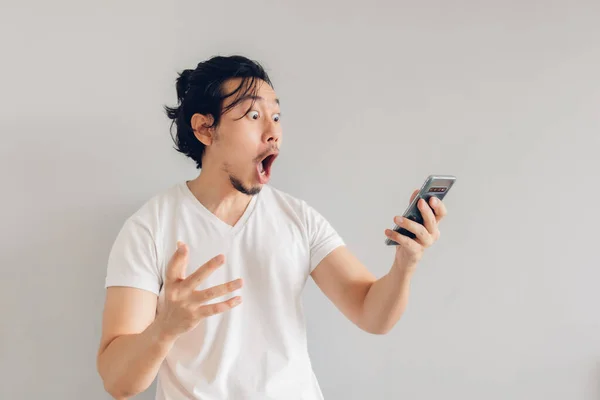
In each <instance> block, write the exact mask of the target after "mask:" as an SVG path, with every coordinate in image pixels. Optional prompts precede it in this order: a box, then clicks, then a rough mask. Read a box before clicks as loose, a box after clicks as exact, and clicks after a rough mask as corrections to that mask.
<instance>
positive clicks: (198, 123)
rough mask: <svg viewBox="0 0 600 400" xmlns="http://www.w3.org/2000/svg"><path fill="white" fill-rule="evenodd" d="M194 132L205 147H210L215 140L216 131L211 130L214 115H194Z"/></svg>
mask: <svg viewBox="0 0 600 400" xmlns="http://www.w3.org/2000/svg"><path fill="white" fill-rule="evenodd" d="M191 122H192V130H193V131H194V135H195V136H196V139H198V140H199V141H200V142H201V143H202V144H204V145H205V146H210V145H211V144H212V143H213V141H214V138H215V129H214V128H210V126H211V125H212V124H213V122H214V119H213V117H212V115H203V114H198V113H196V114H194V115H192V121H191Z"/></svg>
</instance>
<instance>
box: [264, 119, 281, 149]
mask: <svg viewBox="0 0 600 400" xmlns="http://www.w3.org/2000/svg"><path fill="white" fill-rule="evenodd" d="M281 133H282V132H281V125H280V124H279V122H276V121H269V122H267V124H266V126H265V131H264V134H263V141H264V142H265V143H269V144H275V143H279V142H280V141H281Z"/></svg>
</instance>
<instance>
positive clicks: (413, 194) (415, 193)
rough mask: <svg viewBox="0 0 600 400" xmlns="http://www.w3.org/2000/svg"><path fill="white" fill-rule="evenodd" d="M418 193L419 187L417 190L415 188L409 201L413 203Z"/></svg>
mask: <svg viewBox="0 0 600 400" xmlns="http://www.w3.org/2000/svg"><path fill="white" fill-rule="evenodd" d="M417 193H419V189H416V190H415V191H414V192H413V193H412V195H411V196H410V201H409V203H412V202H413V200H414V199H415V196H416V195H417Z"/></svg>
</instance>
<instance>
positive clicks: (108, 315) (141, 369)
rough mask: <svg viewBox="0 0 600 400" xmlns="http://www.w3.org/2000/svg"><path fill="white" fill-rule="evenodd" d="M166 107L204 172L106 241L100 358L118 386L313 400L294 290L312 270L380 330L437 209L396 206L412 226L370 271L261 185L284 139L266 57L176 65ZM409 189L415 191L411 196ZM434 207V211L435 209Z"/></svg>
mask: <svg viewBox="0 0 600 400" xmlns="http://www.w3.org/2000/svg"><path fill="white" fill-rule="evenodd" d="M177 96H178V103H179V104H178V105H177V106H176V107H173V108H170V107H167V108H166V110H167V115H168V116H169V117H170V118H171V119H172V120H173V123H174V125H175V126H176V135H175V137H174V141H175V143H176V148H177V150H178V151H180V152H182V153H183V154H185V155H187V156H188V157H190V158H191V159H193V160H194V161H195V162H196V164H197V167H198V168H199V169H201V172H200V174H199V176H198V177H197V178H196V179H194V180H191V181H188V182H182V183H181V184H178V185H175V186H174V187H172V188H170V189H168V190H166V191H165V192H164V193H161V194H159V195H157V196H155V197H154V198H152V199H151V200H149V201H148V202H147V203H146V204H145V205H143V206H142V207H141V208H140V209H139V210H138V211H137V212H136V213H135V214H134V215H132V216H131V217H130V218H128V219H127V221H126V222H125V224H124V226H123V228H122V230H121V231H120V233H119V235H118V237H117V238H116V241H115V243H114V245H113V248H112V250H111V253H110V256H109V261H108V271H107V277H106V287H107V291H106V303H105V310H104V315H103V329H102V339H101V344H100V349H99V352H98V370H99V373H100V376H101V377H102V379H103V382H104V386H105V388H106V390H107V391H108V392H109V393H110V394H111V395H112V396H113V397H115V398H118V399H123V398H128V397H131V396H133V395H135V394H137V393H140V392H142V391H144V390H146V389H147V388H148V387H149V386H150V384H151V383H152V382H153V380H154V379H155V377H157V376H158V383H157V394H156V398H157V399H168V400H175V399H177V400H178V399H211V400H213V399H219V400H221V399H236V400H237V399H240V400H241V399H243V400H250V399H282V400H283V399H285V400H292V399H311V400H313V399H322V398H323V397H322V394H321V391H320V389H319V385H318V382H317V379H316V378H315V375H314V373H313V370H312V367H311V362H310V359H309V356H308V351H307V343H306V333H305V325H304V316H303V310H302V304H301V293H302V289H303V287H304V284H305V282H306V279H308V277H309V275H310V276H311V277H312V279H314V281H315V282H316V284H317V285H318V287H320V288H321V290H322V291H323V292H324V293H325V295H326V296H327V297H328V298H329V299H330V300H331V301H332V302H333V303H334V304H335V306H336V307H337V308H338V309H339V310H340V311H341V312H342V313H343V314H344V315H345V316H346V317H347V318H349V319H350V320H351V321H352V322H353V323H354V324H356V325H357V326H358V327H359V328H361V329H363V330H365V331H367V332H371V333H373V334H384V333H386V332H388V331H389V330H390V329H391V328H392V327H393V326H394V324H395V323H396V322H397V321H398V319H399V318H400V316H401V315H402V313H403V311H404V309H405V307H406V303H407V298H408V291H409V284H410V280H411V277H412V275H413V272H414V271H415V267H416V265H417V263H418V262H419V260H420V258H421V256H422V254H423V251H424V249H425V248H427V247H429V246H431V245H432V244H433V243H434V242H435V241H436V240H437V238H438V236H439V231H438V222H439V221H440V220H441V219H442V218H443V217H444V216H445V215H446V210H445V207H444V205H443V204H442V203H441V202H439V201H438V202H437V203H434V202H432V203H431V204H430V206H431V207H432V208H433V210H434V211H435V215H434V213H433V212H432V209H431V208H430V207H429V206H428V205H427V204H426V203H425V202H424V201H423V200H421V202H420V205H419V207H420V209H421V212H422V214H423V215H424V220H425V222H424V224H423V225H420V224H417V223H415V222H413V221H409V220H404V221H401V220H400V219H398V218H396V219H395V220H394V221H395V222H396V223H397V224H398V225H400V226H402V227H404V228H406V229H408V230H410V231H412V232H413V233H415V234H416V236H417V237H416V239H414V240H413V239H410V238H408V237H406V236H402V235H399V234H397V233H396V232H392V231H390V230H386V235H387V236H388V237H389V238H391V239H393V240H395V241H396V242H397V243H399V244H400V246H397V250H396V253H395V257H394V260H393V262H392V266H391V268H390V270H389V272H388V273H387V274H386V275H385V276H383V277H382V278H380V279H376V278H375V277H374V276H373V275H372V274H371V273H370V272H369V271H368V270H367V268H365V266H363V265H362V264H361V263H360V262H359V260H358V259H357V258H356V257H355V256H354V255H353V254H352V253H351V252H350V251H349V250H348V249H347V248H346V247H345V246H344V242H343V240H342V239H341V238H340V236H339V235H338V234H337V233H336V231H335V230H334V229H333V228H332V226H331V225H330V224H329V223H328V222H327V221H326V220H325V219H324V218H323V217H322V216H321V215H320V214H319V213H318V212H317V211H316V210H315V209H313V208H312V207H310V206H309V205H308V204H306V202H304V201H302V200H299V199H296V198H294V197H292V196H291V195H289V194H286V193H283V192H282V191H279V190H277V189H275V188H273V187H271V186H269V185H268V182H269V178H270V176H271V170H272V168H273V162H274V160H275V159H276V158H277V156H278V154H279V150H280V148H281V144H282V129H281V122H280V105H279V100H278V99H277V97H276V94H275V91H274V89H273V86H272V84H271V81H270V80H269V77H268V76H267V74H266V73H265V71H264V70H263V68H262V67H261V66H260V65H259V64H257V63H256V62H253V61H251V60H248V59H246V58H244V57H240V56H232V57H215V58H212V59H210V60H207V61H205V62H202V63H200V64H198V66H197V67H196V68H195V69H194V70H185V71H183V72H182V73H181V74H180V76H179V78H178V79H177ZM415 194H416V192H415V193H413V196H414V195H415ZM436 215H437V217H436Z"/></svg>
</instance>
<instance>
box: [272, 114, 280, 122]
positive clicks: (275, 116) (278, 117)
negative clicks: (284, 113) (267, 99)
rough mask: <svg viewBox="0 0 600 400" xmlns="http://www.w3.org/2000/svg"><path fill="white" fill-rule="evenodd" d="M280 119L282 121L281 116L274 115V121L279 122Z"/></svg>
mask: <svg viewBox="0 0 600 400" xmlns="http://www.w3.org/2000/svg"><path fill="white" fill-rule="evenodd" d="M280 119H281V114H275V115H273V121H275V122H279V120H280Z"/></svg>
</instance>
